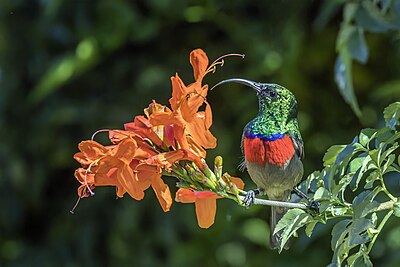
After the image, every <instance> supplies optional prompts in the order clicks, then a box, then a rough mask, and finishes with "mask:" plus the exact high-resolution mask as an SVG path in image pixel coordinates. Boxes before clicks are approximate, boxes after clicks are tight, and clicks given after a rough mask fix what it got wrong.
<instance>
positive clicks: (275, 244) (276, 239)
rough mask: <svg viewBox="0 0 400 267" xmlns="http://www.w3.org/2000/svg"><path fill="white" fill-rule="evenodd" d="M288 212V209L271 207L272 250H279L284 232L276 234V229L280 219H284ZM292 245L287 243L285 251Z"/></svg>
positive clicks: (270, 243) (270, 240)
mask: <svg viewBox="0 0 400 267" xmlns="http://www.w3.org/2000/svg"><path fill="white" fill-rule="evenodd" d="M287 211H288V209H287V208H282V207H273V206H272V207H271V216H270V236H269V237H270V238H269V245H270V247H271V249H279V243H280V240H281V234H282V231H279V232H277V233H275V234H274V231H275V227H276V225H277V223H278V222H279V220H280V219H282V217H283V215H285V213H286V212H287ZM289 247H290V244H289V243H288V242H287V243H286V244H285V247H284V248H285V249H289Z"/></svg>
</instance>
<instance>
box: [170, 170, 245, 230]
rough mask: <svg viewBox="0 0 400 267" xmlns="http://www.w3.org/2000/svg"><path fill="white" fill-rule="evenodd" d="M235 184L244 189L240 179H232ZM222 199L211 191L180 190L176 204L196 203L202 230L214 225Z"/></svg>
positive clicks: (177, 193) (176, 197)
mask: <svg viewBox="0 0 400 267" xmlns="http://www.w3.org/2000/svg"><path fill="white" fill-rule="evenodd" d="M230 178H231V181H232V183H233V184H235V185H236V186H237V187H238V188H240V189H243V188H244V183H243V181H242V180H241V179H240V178H235V177H230ZM219 198H222V197H221V196H218V195H217V194H216V193H214V192H210V191H202V192H199V191H194V190H191V189H185V188H180V189H179V190H178V191H177V192H176V195H175V201H176V202H182V203H194V204H195V208H196V217H197V223H198V224H199V226H200V227H201V228H209V227H210V226H211V225H213V224H214V220H215V214H216V211H217V199H219Z"/></svg>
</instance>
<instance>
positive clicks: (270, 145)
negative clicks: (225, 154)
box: [243, 135, 294, 166]
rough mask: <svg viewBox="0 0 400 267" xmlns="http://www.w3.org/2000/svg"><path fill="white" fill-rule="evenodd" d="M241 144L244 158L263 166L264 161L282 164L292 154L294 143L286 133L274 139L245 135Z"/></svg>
mask: <svg viewBox="0 0 400 267" xmlns="http://www.w3.org/2000/svg"><path fill="white" fill-rule="evenodd" d="M243 146H244V157H245V158H246V160H247V161H249V162H253V163H256V164H257V165H260V166H265V163H266V161H268V162H269V163H270V164H273V165H278V166H283V165H284V164H285V163H286V162H287V161H288V160H289V159H291V158H292V157H293V154H294V144H293V141H292V138H290V136H288V135H285V136H284V137H282V138H280V139H276V140H274V141H263V140H262V139H260V138H258V137H255V138H248V137H245V138H244V144H243Z"/></svg>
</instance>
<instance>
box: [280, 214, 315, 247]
mask: <svg viewBox="0 0 400 267" xmlns="http://www.w3.org/2000/svg"><path fill="white" fill-rule="evenodd" d="M310 219H312V217H311V216H310V215H309V214H307V213H303V214H300V215H298V216H296V218H295V221H294V223H293V224H292V225H291V227H287V228H285V229H284V230H283V232H282V240H281V243H280V251H282V249H283V248H284V246H285V244H286V243H287V241H288V240H289V238H290V237H291V236H294V235H295V234H296V231H297V230H298V229H299V228H301V227H303V226H304V225H306V224H307V222H308V221H309V220H310Z"/></svg>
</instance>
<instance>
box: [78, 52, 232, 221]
mask: <svg viewBox="0 0 400 267" xmlns="http://www.w3.org/2000/svg"><path fill="white" fill-rule="evenodd" d="M230 55H237V54H229V55H226V56H230ZM224 57H225V56H223V57H221V58H219V59H218V60H216V61H215V62H214V63H212V64H211V66H209V61H208V58H207V55H206V54H205V53H204V51H203V50H201V49H196V50H194V51H192V52H191V53H190V64H191V65H192V67H193V73H194V79H195V82H193V83H192V84H190V85H188V86H186V85H185V84H184V83H183V81H182V80H181V78H180V77H179V76H178V74H176V75H175V76H174V77H171V82H172V97H171V98H170V100H169V102H170V104H171V109H170V108H168V107H166V106H163V105H161V104H158V103H157V102H156V101H154V100H153V102H152V103H151V104H150V105H149V106H148V108H146V109H144V114H145V116H136V117H134V119H133V122H129V123H126V124H124V130H100V131H98V132H96V133H95V134H97V133H99V132H108V134H109V139H110V141H111V145H110V146H103V145H101V144H99V143H97V142H95V141H93V140H88V141H83V142H81V143H80V144H79V146H78V147H79V150H80V152H78V153H76V154H75V155H74V158H75V160H76V161H78V162H79V163H80V164H81V168H78V169H77V170H76V171H75V177H76V179H77V180H78V181H79V183H80V184H81V185H80V186H79V188H78V195H79V199H80V198H83V197H88V196H90V195H93V194H94V193H93V190H94V188H95V187H96V186H115V187H116V189H117V196H118V197H123V196H124V195H125V193H128V194H129V195H130V196H131V197H132V198H134V199H136V200H141V199H143V197H144V191H145V190H147V189H148V188H149V187H150V186H151V187H152V189H153V190H154V192H155V194H156V196H157V199H158V201H159V202H160V205H161V207H162V209H163V210H164V211H165V212H166V211H169V210H170V207H171V204H172V197H171V192H170V189H169V187H168V185H167V184H165V183H164V180H163V179H162V175H164V174H166V175H170V176H174V177H177V178H178V180H179V182H181V183H182V184H186V185H189V186H190V185H191V183H193V182H196V183H197V184H201V185H203V186H204V187H202V188H211V190H214V189H215V188H217V187H216V185H217V181H216V178H215V176H214V175H211V174H210V173H209V175H208V176H207V173H206V172H205V171H209V172H211V171H210V170H209V168H208V166H207V164H206V163H205V160H204V159H205V157H206V149H208V148H214V147H215V146H216V138H215V137H214V136H213V135H212V133H211V132H210V130H209V129H210V127H211V125H212V111H211V107H210V105H209V104H208V103H207V101H206V96H207V92H208V86H207V85H204V86H202V81H203V78H204V76H205V75H206V74H207V73H208V72H210V71H213V70H214V69H215V67H216V66H217V65H218V64H222V61H220V60H222V58H224ZM202 107H204V109H202ZM200 109H201V110H200ZM92 139H93V138H92ZM181 161H182V162H181ZM192 163H194V165H196V166H194V165H193V164H192ZM236 182H237V183H238V184H237V186H238V187H240V186H239V181H236ZM236 182H235V183H236ZM228 184H230V182H229V183H228ZM210 185H211V186H210ZM217 198H220V197H219V196H217V194H215V193H212V192H196V191H192V190H188V189H180V190H178V192H177V195H176V201H180V202H184V203H188V202H194V203H196V214H197V217H198V220H199V225H200V227H203V228H207V227H209V226H210V225H212V223H213V222H214V217H215V211H216V202H215V200H216V199H217Z"/></svg>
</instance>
